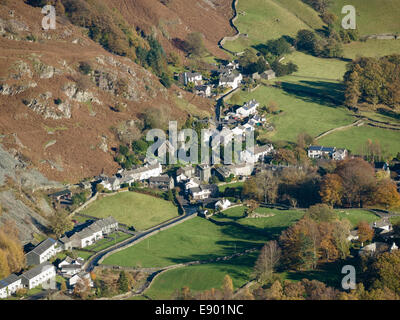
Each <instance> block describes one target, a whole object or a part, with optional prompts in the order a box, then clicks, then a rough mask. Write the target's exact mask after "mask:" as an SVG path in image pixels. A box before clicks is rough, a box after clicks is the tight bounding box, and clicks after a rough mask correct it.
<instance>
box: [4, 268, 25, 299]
mask: <svg viewBox="0 0 400 320" xmlns="http://www.w3.org/2000/svg"><path fill="white" fill-rule="evenodd" d="M22 288H23V284H22V280H21V277H18V276H17V275H16V274H14V273H13V274H11V275H9V276H8V277H7V278H5V279H2V280H0V299H5V298H7V297H9V296H11V295H12V294H14V293H16V292H17V290H18V289H22Z"/></svg>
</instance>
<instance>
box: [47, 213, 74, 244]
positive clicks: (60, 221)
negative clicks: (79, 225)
mask: <svg viewBox="0 0 400 320" xmlns="http://www.w3.org/2000/svg"><path fill="white" fill-rule="evenodd" d="M49 222H50V229H51V231H52V232H54V234H55V235H56V236H57V238H59V237H60V236H61V235H63V234H64V233H65V232H67V231H69V230H71V229H72V228H73V227H74V224H73V222H72V221H71V219H70V218H69V215H68V213H66V212H65V211H59V212H56V213H54V214H53V215H52V216H51V217H50V218H49Z"/></svg>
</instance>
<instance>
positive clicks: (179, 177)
mask: <svg viewBox="0 0 400 320" xmlns="http://www.w3.org/2000/svg"><path fill="white" fill-rule="evenodd" d="M194 175H195V168H194V167H193V166H190V165H189V166H185V167H182V168H179V169H178V170H176V183H180V182H182V181H186V180H189V179H190V178H192V177H194Z"/></svg>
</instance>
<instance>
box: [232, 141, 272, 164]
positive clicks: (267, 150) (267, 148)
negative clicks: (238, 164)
mask: <svg viewBox="0 0 400 320" xmlns="http://www.w3.org/2000/svg"><path fill="white" fill-rule="evenodd" d="M273 150H274V146H273V145H272V144H266V145H263V146H259V145H256V146H254V152H251V151H250V150H244V151H242V152H241V153H240V160H241V161H243V162H246V163H255V162H258V161H263V160H264V158H265V156H267V155H269V154H271V153H272V152H273Z"/></svg>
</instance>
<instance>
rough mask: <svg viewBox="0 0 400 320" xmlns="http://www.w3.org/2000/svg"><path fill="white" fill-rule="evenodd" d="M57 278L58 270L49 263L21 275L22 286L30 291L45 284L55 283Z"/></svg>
mask: <svg viewBox="0 0 400 320" xmlns="http://www.w3.org/2000/svg"><path fill="white" fill-rule="evenodd" d="M55 278H56V268H55V267H54V266H53V265H52V264H51V263H49V262H47V261H46V262H44V263H42V264H40V265H38V266H37V267H35V268H33V269H31V270H28V271H26V272H24V273H23V274H22V275H21V280H22V284H23V285H24V287H25V288H27V289H29V290H30V289H33V288H36V287H37V286H40V285H42V284H44V283H45V282H50V281H54V280H55Z"/></svg>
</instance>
